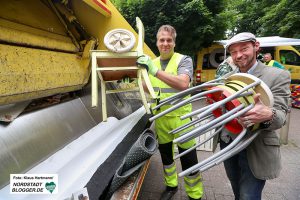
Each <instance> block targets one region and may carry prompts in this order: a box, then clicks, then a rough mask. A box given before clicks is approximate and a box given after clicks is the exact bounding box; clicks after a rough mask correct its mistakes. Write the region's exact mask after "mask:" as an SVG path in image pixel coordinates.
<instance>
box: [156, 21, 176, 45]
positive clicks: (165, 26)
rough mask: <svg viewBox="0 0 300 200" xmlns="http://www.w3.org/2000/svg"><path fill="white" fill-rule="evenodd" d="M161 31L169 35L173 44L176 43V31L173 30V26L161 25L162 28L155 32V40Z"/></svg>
mask: <svg viewBox="0 0 300 200" xmlns="http://www.w3.org/2000/svg"><path fill="white" fill-rule="evenodd" d="M161 31H166V32H169V33H171V36H172V38H173V40H174V42H175V41H176V36H177V33H176V30H175V28H174V27H173V26H171V25H168V24H166V25H162V26H161V27H160V28H159V29H158V31H157V34H156V38H158V33H159V32H161Z"/></svg>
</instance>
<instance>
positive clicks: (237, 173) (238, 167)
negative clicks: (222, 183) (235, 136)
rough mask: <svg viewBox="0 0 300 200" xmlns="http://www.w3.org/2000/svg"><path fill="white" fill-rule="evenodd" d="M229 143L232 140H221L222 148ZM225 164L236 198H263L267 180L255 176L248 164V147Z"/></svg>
mask: <svg viewBox="0 0 300 200" xmlns="http://www.w3.org/2000/svg"><path fill="white" fill-rule="evenodd" d="M229 144H230V142H229V143H225V142H224V141H222V140H220V147H221V149H224V148H225V147H226V146H227V145H229ZM224 166H225V171H226V174H227V177H228V179H229V180H230V183H231V187H232V190H233V193H234V196H235V199H236V200H260V199H261V195H262V190H263V188H264V186H265V183H266V181H265V180H261V179H257V178H255V177H254V175H253V173H252V172H251V169H250V167H249V164H248V159H247V150H246V149H244V150H243V151H241V152H240V153H238V154H236V155H235V156H233V157H231V158H229V159H227V160H226V161H224Z"/></svg>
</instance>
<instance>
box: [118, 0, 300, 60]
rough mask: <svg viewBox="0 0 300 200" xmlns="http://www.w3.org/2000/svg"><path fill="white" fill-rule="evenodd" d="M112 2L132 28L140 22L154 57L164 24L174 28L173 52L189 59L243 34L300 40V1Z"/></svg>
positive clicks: (169, 0)
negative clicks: (237, 34)
mask: <svg viewBox="0 0 300 200" xmlns="http://www.w3.org/2000/svg"><path fill="white" fill-rule="evenodd" d="M112 1H113V3H114V4H115V5H116V7H117V8H118V9H119V10H120V12H121V13H122V15H123V16H124V17H125V19H126V20H127V21H128V22H129V23H130V24H131V25H132V27H135V17H136V16H138V17H140V18H141V20H142V21H143V23H144V27H145V40H146V43H147V44H148V45H149V47H150V48H151V49H152V51H154V52H155V53H156V54H158V52H157V47H156V32H157V30H158V28H159V27H160V26H161V25H163V24H170V25H172V26H174V27H175V29H176V31H177V40H176V49H175V50H176V51H178V52H181V53H185V54H188V55H194V54H196V52H197V51H199V50H201V48H203V47H207V46H209V45H210V44H211V43H212V42H213V41H215V40H219V39H226V38H230V37H231V36H232V35H234V34H236V33H239V32H244V31H248V32H252V33H254V34H255V35H257V36H261V37H262V36H275V35H278V36H282V37H292V38H300V11H299V10H300V0H240V1H236V0H160V1H157V0H127V1H124V0H112Z"/></svg>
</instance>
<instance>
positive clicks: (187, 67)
mask: <svg viewBox="0 0 300 200" xmlns="http://www.w3.org/2000/svg"><path fill="white" fill-rule="evenodd" d="M169 61H170V59H168V60H160V65H161V69H162V70H163V71H165V69H166V67H167V65H168V63H169ZM177 74H178V75H179V74H186V75H188V76H189V77H190V81H192V80H193V60H192V58H191V57H190V56H185V55H184V56H183V57H182V59H181V60H180V62H179V65H178V68H177Z"/></svg>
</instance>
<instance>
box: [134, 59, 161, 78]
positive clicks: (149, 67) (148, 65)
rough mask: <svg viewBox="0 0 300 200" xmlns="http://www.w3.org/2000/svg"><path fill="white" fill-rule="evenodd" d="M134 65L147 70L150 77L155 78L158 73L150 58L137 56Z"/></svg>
mask: <svg viewBox="0 0 300 200" xmlns="http://www.w3.org/2000/svg"><path fill="white" fill-rule="evenodd" d="M136 64H137V65H138V66H141V67H144V68H146V69H147V71H148V73H149V74H151V75H152V76H156V73H157V71H158V68H157V67H156V66H155V65H154V64H153V62H152V60H151V58H150V57H149V56H147V55H142V56H139V57H138V59H137V61H136Z"/></svg>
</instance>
